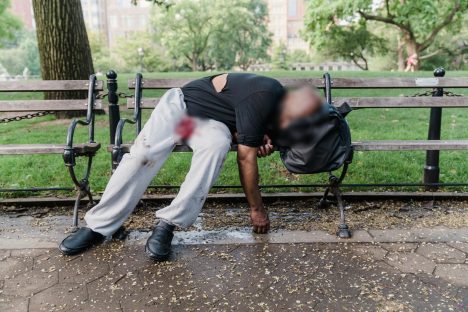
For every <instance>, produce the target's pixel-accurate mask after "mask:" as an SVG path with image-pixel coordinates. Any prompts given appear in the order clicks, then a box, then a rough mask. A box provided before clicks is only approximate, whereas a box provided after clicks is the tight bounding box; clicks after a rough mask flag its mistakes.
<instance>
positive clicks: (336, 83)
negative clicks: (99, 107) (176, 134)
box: [108, 70, 468, 238]
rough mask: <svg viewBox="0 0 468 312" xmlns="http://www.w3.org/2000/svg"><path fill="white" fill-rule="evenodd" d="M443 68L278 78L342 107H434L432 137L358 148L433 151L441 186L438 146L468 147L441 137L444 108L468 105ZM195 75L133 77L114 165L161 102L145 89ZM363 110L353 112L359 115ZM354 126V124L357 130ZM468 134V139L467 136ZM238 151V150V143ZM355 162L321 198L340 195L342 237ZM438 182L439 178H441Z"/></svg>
mask: <svg viewBox="0 0 468 312" xmlns="http://www.w3.org/2000/svg"><path fill="white" fill-rule="evenodd" d="M444 74H445V72H444V71H443V70H439V71H436V72H435V75H436V77H434V78H334V79H332V78H331V77H330V75H329V74H325V75H324V77H323V79H322V78H286V79H278V80H279V81H280V82H281V83H282V84H283V85H284V86H285V87H297V86H300V85H304V84H308V85H312V86H315V87H317V88H319V89H323V90H324V92H325V97H326V99H327V101H328V102H332V103H333V104H334V105H336V106H341V105H343V104H344V103H347V104H348V105H349V106H350V107H351V108H352V109H353V110H361V109H372V108H389V109H390V108H392V109H393V108H395V109H396V108H400V109H401V108H422V109H427V108H430V109H431V117H430V119H431V120H430V127H429V137H428V140H417V141H415V140H391V141H390V140H380V141H378V140H373V141H354V142H353V149H354V150H355V151H369V152H370V151H416V150H423V151H428V152H427V153H428V154H427V160H428V161H427V165H426V168H425V180H424V182H425V183H427V184H431V183H432V184H433V185H436V184H437V183H434V178H435V177H436V176H437V177H438V151H439V150H467V149H468V140H440V127H441V125H440V124H441V122H440V118H441V109H442V108H444V107H445V108H449V107H468V97H465V96H453V97H442V96H443V95H444V90H443V88H468V78H443V77H442V76H443V75H444ZM191 80H192V79H143V76H142V75H141V74H137V75H136V78H135V80H131V81H129V82H128V87H129V89H131V90H134V91H135V96H134V97H133V98H129V99H128V101H127V108H128V109H134V113H133V118H129V119H121V120H120V122H119V123H118V125H117V128H116V132H115V144H113V145H110V146H109V148H108V150H109V151H110V152H112V161H113V167H114V168H115V167H116V166H117V165H118V163H119V162H120V160H121V158H122V156H123V155H124V154H125V153H128V152H129V150H130V147H131V145H132V144H131V143H125V142H123V139H122V134H123V129H124V126H125V124H126V123H131V124H134V125H135V127H136V134H138V133H139V132H140V130H141V110H142V109H154V107H155V106H156V105H157V103H158V100H159V99H158V98H151V97H146V98H144V97H143V91H144V90H165V89H170V88H178V87H182V86H183V85H185V84H186V83H188V82H189V81H191ZM408 88H411V89H431V90H432V91H430V92H428V93H426V95H432V96H422V97H406V96H384V97H336V98H332V92H333V90H336V89H347V90H351V89H356V90H366V89H408ZM355 113H357V112H353V113H352V114H355ZM351 130H352V129H351ZM467 139H468V138H467ZM231 150H232V151H235V150H236V146H235V145H233V146H232V148H231ZM190 151H191V150H190V148H189V147H188V146H186V145H177V146H176V148H175V149H174V152H190ZM351 161H352V155H351V157H350V159H348V161H346V162H345V164H344V166H343V169H342V171H341V174H340V175H339V177H337V176H335V175H334V174H333V173H330V174H329V183H328V185H327V187H326V190H325V192H324V196H323V198H322V199H321V200H320V206H321V207H325V206H327V205H328V204H329V201H328V200H327V198H328V196H329V194H330V193H331V194H333V195H334V196H335V198H336V200H337V205H338V208H339V210H340V224H339V227H338V232H337V235H338V236H339V237H342V238H349V237H350V236H351V233H350V231H349V229H348V226H347V225H346V221H345V212H344V204H343V201H342V199H341V192H340V184H341V182H342V181H343V179H344V177H345V175H346V172H347V169H348V166H349V164H350V163H351ZM435 182H438V180H437V181H435Z"/></svg>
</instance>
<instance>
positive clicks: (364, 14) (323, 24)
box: [304, 0, 468, 61]
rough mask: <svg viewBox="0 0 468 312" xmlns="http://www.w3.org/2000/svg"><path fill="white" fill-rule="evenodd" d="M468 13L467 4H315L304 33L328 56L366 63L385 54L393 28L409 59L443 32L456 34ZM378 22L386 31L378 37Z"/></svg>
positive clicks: (417, 0) (418, 0) (449, 0)
mask: <svg viewBox="0 0 468 312" xmlns="http://www.w3.org/2000/svg"><path fill="white" fill-rule="evenodd" d="M467 10H468V0H411V1H401V0H386V1H379V2H376V1H373V0H355V1H348V0H334V1H328V0H311V1H310V2H309V5H308V10H307V14H306V17H305V23H306V31H305V33H304V35H305V37H306V39H307V40H308V41H309V42H310V43H311V44H312V45H314V46H315V47H316V48H317V49H319V50H322V51H324V52H325V53H330V52H332V55H333V56H335V57H341V58H348V59H350V58H349V55H351V53H352V55H354V56H355V57H356V55H357V56H359V57H358V58H361V61H362V60H363V59H362V58H367V57H368V56H371V55H374V54H376V53H379V54H380V53H384V49H383V48H384V46H383V42H384V41H385V42H387V43H388V41H389V40H390V39H391V38H390V36H389V35H390V34H391V32H389V30H390V29H391V28H393V29H396V30H398V32H397V34H399V35H401V38H402V40H403V44H404V45H405V48H406V53H407V55H410V54H412V53H415V52H416V53H419V54H420V53H421V52H423V51H425V50H426V49H428V48H429V47H431V45H433V44H434V42H435V39H436V38H437V37H438V35H440V33H441V31H442V30H446V31H447V32H449V33H451V34H454V33H457V32H458V31H459V30H460V27H461V26H462V24H463V23H462V20H463V14H464V12H466V11H467ZM376 24H384V25H385V26H386V28H385V29H383V31H381V32H379V33H376V31H375V28H376V27H375V25H376ZM340 46H341V48H340ZM351 60H352V61H355V58H351Z"/></svg>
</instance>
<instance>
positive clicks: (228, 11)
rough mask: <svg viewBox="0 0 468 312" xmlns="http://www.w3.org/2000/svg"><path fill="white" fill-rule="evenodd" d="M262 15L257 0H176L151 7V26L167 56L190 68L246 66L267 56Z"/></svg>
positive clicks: (268, 41) (261, 4) (263, 10)
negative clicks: (168, 4)
mask: <svg viewBox="0 0 468 312" xmlns="http://www.w3.org/2000/svg"><path fill="white" fill-rule="evenodd" d="M266 16H267V7H266V5H265V3H264V2H263V1H261V0H233V1H230V2H226V1H223V0H214V1H212V0H197V1H192V0H180V1H178V2H175V3H174V4H173V5H171V6H170V7H169V8H160V7H155V8H154V14H153V28H154V32H155V33H156V34H157V38H158V40H160V42H161V45H162V46H164V47H165V48H167V51H168V54H169V55H170V57H171V58H172V59H175V60H180V59H185V62H186V63H187V64H189V66H190V67H191V68H192V70H197V69H202V70H206V69H214V68H216V69H229V68H231V67H233V66H234V65H238V66H240V67H241V68H243V69H246V68H248V66H249V65H251V64H252V63H253V62H255V61H256V60H262V59H267V58H268V55H267V50H268V47H269V46H270V44H271V34H270V33H269V32H268V30H267V26H266Z"/></svg>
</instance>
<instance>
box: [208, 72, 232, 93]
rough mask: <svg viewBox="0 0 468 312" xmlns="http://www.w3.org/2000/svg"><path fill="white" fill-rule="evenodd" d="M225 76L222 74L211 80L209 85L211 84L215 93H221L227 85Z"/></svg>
mask: <svg viewBox="0 0 468 312" xmlns="http://www.w3.org/2000/svg"><path fill="white" fill-rule="evenodd" d="M227 76H228V74H222V75H219V76H216V77H214V78H213V79H212V80H211V83H212V84H213V87H214V88H215V90H216V92H218V93H221V92H223V90H224V88H225V87H226V84H227Z"/></svg>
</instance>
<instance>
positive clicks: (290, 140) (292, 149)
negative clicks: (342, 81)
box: [277, 96, 353, 173]
mask: <svg viewBox="0 0 468 312" xmlns="http://www.w3.org/2000/svg"><path fill="white" fill-rule="evenodd" d="M350 111H351V107H349V105H348V104H347V103H344V104H343V105H342V106H340V107H339V108H337V107H335V106H334V105H333V104H331V100H330V97H329V96H327V103H326V104H324V105H323V106H322V108H321V110H320V111H318V112H316V113H315V114H313V115H312V116H308V117H305V118H301V119H300V120H297V121H295V122H293V123H292V124H291V125H290V126H288V128H287V129H285V130H284V131H282V133H281V134H280V136H279V138H278V141H277V145H278V147H279V151H280V156H281V160H282V161H283V164H284V166H285V167H286V168H287V169H288V170H289V171H290V172H292V173H319V172H330V171H334V170H336V169H338V168H340V167H341V166H342V165H343V164H344V163H345V161H347V162H351V160H352V154H353V149H352V146H351V132H350V130H349V126H348V123H347V121H346V119H345V117H346V115H347V114H348V113H349V112H350Z"/></svg>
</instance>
